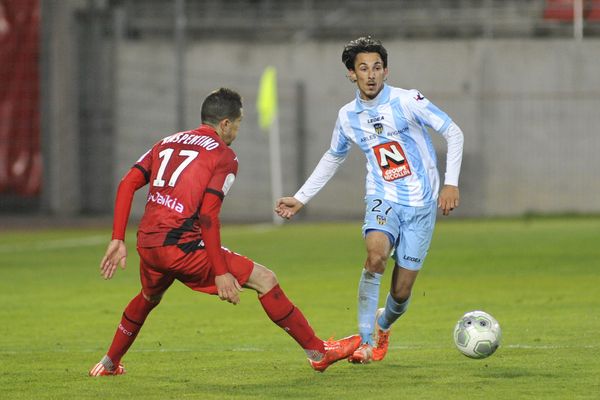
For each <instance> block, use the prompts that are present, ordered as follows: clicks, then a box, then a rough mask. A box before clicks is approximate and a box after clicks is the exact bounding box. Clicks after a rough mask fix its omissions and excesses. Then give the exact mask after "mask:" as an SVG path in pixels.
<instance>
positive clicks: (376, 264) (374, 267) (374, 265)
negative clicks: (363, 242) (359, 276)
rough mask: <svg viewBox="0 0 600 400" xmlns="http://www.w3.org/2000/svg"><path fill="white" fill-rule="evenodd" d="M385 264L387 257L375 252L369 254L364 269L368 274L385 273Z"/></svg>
mask: <svg viewBox="0 0 600 400" xmlns="http://www.w3.org/2000/svg"><path fill="white" fill-rule="evenodd" d="M386 263H387V255H385V254H382V253H376V252H372V253H371V252H369V254H368V256H367V261H366V263H365V268H366V269H367V271H369V272H376V273H378V274H381V273H383V272H384V271H385V265H386Z"/></svg>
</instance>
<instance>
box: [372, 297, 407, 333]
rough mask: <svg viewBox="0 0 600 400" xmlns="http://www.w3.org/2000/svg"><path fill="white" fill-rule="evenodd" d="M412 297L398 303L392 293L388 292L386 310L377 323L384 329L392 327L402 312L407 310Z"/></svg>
mask: <svg viewBox="0 0 600 400" xmlns="http://www.w3.org/2000/svg"><path fill="white" fill-rule="evenodd" d="M409 302H410V297H409V298H408V299H406V301H404V303H398V302H397V301H396V300H394V298H393V297H392V295H391V294H389V293H388V295H387V299H386V300H385V311H384V312H383V314H381V316H380V317H379V320H378V321H377V323H378V324H379V327H380V328H381V329H383V330H384V331H386V330H388V329H390V327H391V326H392V324H393V323H394V322H396V320H397V319H398V318H400V316H401V315H402V314H404V313H405V312H406V309H407V308H408V303H409Z"/></svg>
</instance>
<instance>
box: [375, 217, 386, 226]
mask: <svg viewBox="0 0 600 400" xmlns="http://www.w3.org/2000/svg"><path fill="white" fill-rule="evenodd" d="M386 222H387V219H386V218H385V216H384V215H377V223H378V224H379V225H385V224H386Z"/></svg>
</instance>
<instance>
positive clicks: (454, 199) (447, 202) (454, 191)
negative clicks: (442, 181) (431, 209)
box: [438, 185, 460, 215]
mask: <svg viewBox="0 0 600 400" xmlns="http://www.w3.org/2000/svg"><path fill="white" fill-rule="evenodd" d="M459 200H460V194H459V191H458V187H457V186H452V185H444V187H443V188H442V191H441V192H440V197H439V199H438V207H439V208H440V209H441V210H442V214H444V215H449V214H450V211H452V210H454V209H455V208H456V207H458V204H459Z"/></svg>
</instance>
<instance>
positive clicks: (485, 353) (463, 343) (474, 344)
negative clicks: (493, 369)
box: [454, 311, 502, 358]
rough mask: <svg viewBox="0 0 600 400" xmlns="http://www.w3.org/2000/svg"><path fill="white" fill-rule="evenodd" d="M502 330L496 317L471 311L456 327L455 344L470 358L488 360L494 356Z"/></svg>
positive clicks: (482, 312)
mask: <svg viewBox="0 0 600 400" xmlns="http://www.w3.org/2000/svg"><path fill="white" fill-rule="evenodd" d="M501 337H502V330H501V329H500V324H498V321H496V319H495V318H494V317H492V316H491V315H490V314H488V313H486V312H484V311H471V312H468V313H466V314H465V315H463V316H462V318H461V319H459V320H458V322H457V323H456V326H455V327H454V344H455V345H456V348H457V349H458V351H460V352H461V353H463V354H464V355H465V356H467V357H470V358H486V357H489V356H491V355H492V354H494V352H495V351H496V349H498V346H500V339H501Z"/></svg>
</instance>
